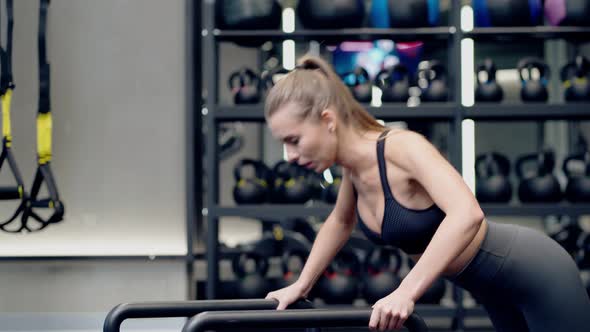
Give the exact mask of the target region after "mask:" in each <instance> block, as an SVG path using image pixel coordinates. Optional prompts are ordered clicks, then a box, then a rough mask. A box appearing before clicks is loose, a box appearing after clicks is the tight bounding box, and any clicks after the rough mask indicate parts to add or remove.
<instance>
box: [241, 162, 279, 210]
mask: <svg viewBox="0 0 590 332" xmlns="http://www.w3.org/2000/svg"><path fill="white" fill-rule="evenodd" d="M246 169H250V172H249V173H247V174H246ZM270 173H271V171H270V169H269V168H268V167H267V166H266V165H265V164H264V163H262V162H261V161H258V160H253V159H242V160H240V161H239V162H238V163H237V164H236V165H235V166H234V179H235V180H236V184H235V185H234V190H233V196H234V200H235V201H236V203H238V204H261V203H264V202H266V201H267V200H268V194H269V184H270V182H271V181H272V178H271V174H270Z"/></svg>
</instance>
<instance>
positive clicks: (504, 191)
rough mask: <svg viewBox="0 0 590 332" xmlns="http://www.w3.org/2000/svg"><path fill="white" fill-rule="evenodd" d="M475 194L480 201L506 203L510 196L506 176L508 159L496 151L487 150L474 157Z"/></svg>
mask: <svg viewBox="0 0 590 332" xmlns="http://www.w3.org/2000/svg"><path fill="white" fill-rule="evenodd" d="M475 174H476V186H475V188H476V189H475V195H476V196H477V199H478V200H479V201H480V202H481V203H507V202H509V201H510V199H511V198H512V185H511V184H510V180H509V178H508V176H509V174H510V160H508V158H507V157H506V156H504V155H502V154H499V153H497V152H488V153H485V154H482V155H479V156H478V157H477V158H476V159H475Z"/></svg>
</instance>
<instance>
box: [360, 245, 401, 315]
mask: <svg viewBox="0 0 590 332" xmlns="http://www.w3.org/2000/svg"><path fill="white" fill-rule="evenodd" d="M401 263H402V259H401V255H400V253H399V251H398V250H397V249H395V248H386V247H372V248H371V249H370V250H369V252H368V253H367V255H366V256H365V260H364V262H363V271H364V274H365V278H364V283H363V288H362V294H363V297H364V299H365V300H366V301H367V303H368V304H374V303H375V302H377V301H379V300H380V299H382V298H384V297H385V296H387V295H389V294H391V293H392V292H393V291H394V290H396V289H397V287H399V285H400V282H401V281H400V278H399V277H398V275H397V273H398V272H399V268H400V267H401Z"/></svg>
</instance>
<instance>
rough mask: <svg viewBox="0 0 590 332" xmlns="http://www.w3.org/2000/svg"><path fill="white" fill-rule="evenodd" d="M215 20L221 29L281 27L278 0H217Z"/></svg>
mask: <svg viewBox="0 0 590 332" xmlns="http://www.w3.org/2000/svg"><path fill="white" fill-rule="evenodd" d="M215 15H216V17H215V21H216V23H217V27H218V28H220V29H233V30H265V29H279V28H280V27H281V5H280V4H279V1H277V0H239V1H237V0H216V1H215Z"/></svg>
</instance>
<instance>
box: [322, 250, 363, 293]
mask: <svg viewBox="0 0 590 332" xmlns="http://www.w3.org/2000/svg"><path fill="white" fill-rule="evenodd" d="M359 271H360V259H359V257H358V256H357V254H356V253H355V252H354V250H353V249H352V248H350V247H348V246H344V247H343V248H342V249H341V250H340V252H338V254H336V257H334V260H332V262H331V263H330V264H329V265H328V267H327V268H326V270H325V271H324V273H323V275H322V277H321V279H320V281H319V285H318V287H319V296H320V297H321V298H322V299H323V300H324V302H326V303H328V304H352V303H353V302H354V300H355V299H356V298H357V295H358V288H357V286H358V284H359V280H358V275H359Z"/></svg>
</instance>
